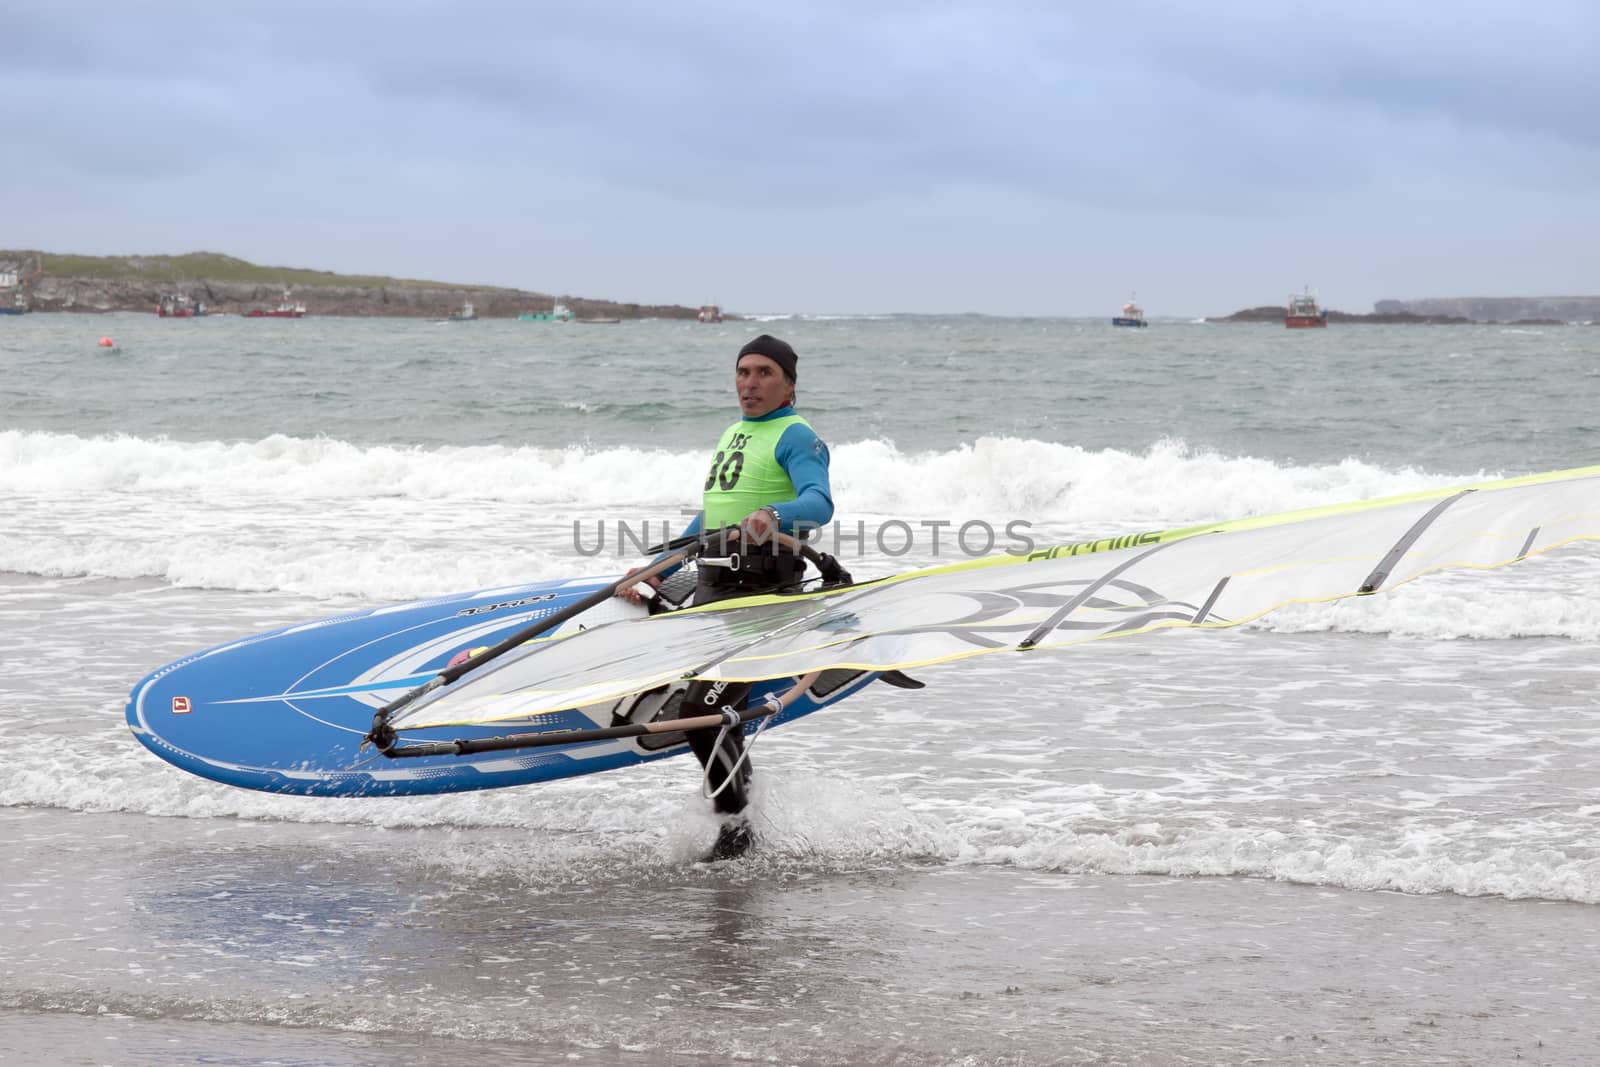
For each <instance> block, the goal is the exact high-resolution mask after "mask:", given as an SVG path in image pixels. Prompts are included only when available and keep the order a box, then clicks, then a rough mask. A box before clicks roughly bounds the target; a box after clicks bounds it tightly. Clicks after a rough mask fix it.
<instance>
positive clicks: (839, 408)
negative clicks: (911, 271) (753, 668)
mask: <svg viewBox="0 0 1600 1067" xmlns="http://www.w3.org/2000/svg"><path fill="white" fill-rule="evenodd" d="M759 332H771V333H774V334H777V335H778V336H781V337H783V338H785V339H786V340H788V341H790V342H791V343H792V344H794V346H795V347H796V349H797V350H798V351H799V353H800V362H799V369H800V376H799V383H800V384H799V404H800V410H801V413H802V414H804V415H806V416H807V418H808V419H809V420H810V421H811V422H812V424H813V426H814V427H815V428H816V429H817V430H818V432H819V433H820V434H821V435H822V437H823V438H824V440H826V441H827V442H828V443H829V445H830V447H831V452H832V469H833V476H834V489H835V502H836V505H837V511H838V514H837V519H838V525H837V526H836V527H834V528H832V529H829V530H825V531H822V537H823V542H824V547H828V548H831V549H833V550H835V551H837V552H838V553H839V554H840V555H841V557H842V558H843V561H844V562H845V564H846V566H847V567H849V568H850V570H851V571H852V572H853V573H854V574H855V575H856V577H858V578H864V577H875V576H878V575H882V574H888V573H893V572H896V571H899V570H903V569H907V568H910V567H913V566H919V565H923V564H927V563H933V562H947V561H953V560H954V559H956V558H962V557H964V556H965V555H966V554H968V553H969V552H972V551H977V550H982V549H989V550H991V551H1004V550H1006V549H1007V548H1009V547H1012V545H1013V543H1014V542H1013V541H1012V540H1011V539H1010V537H1009V536H1008V535H1009V534H1015V535H1018V536H1021V537H1026V538H1028V539H1029V540H1030V541H1031V542H1033V543H1038V544H1045V543H1053V542H1057V541H1069V540H1081V539H1089V538H1095V537H1103V536H1110V535H1114V534H1117V533H1127V532H1133V531H1138V530H1149V529H1164V528H1170V527H1176V526H1183V525H1188V524H1192V523H1199V522H1204V521H1210V520H1219V519H1228V518H1239V517H1244V516H1247V515H1256V514H1266V513H1271V512H1278V511H1285V510H1289V509H1294V508H1301V507H1308V506H1313V505H1318V504H1327V503H1338V502H1343V501H1349V500H1356V499H1368V498H1372V497H1379V496H1386V495H1391V494H1395V493H1401V492H1406V491H1411V490H1418V489H1427V488H1434V487H1439V486H1445V485H1450V484H1453V483H1458V482H1467V481H1478V480H1483V479H1486V478H1493V477H1499V476H1512V475H1517V474H1523V473H1530V472H1535V471H1543V470H1555V469H1561V468H1568V467H1576V466H1584V465H1589V464H1594V463H1597V462H1600V414H1597V412H1600V329H1595V328H1592V327H1564V328H1563V327H1536V328H1514V327H1508V326H1491V325H1483V326H1470V327H1469V326H1451V327H1443V326H1439V327H1416V326H1412V327H1388V326H1346V327H1339V326H1334V327H1330V328H1328V329H1326V330H1308V331H1287V330H1284V329H1282V328H1281V327H1270V326H1260V325H1227V324H1215V323H1205V322H1186V321H1156V322H1154V323H1153V325H1152V326H1150V327H1149V328H1148V329H1145V330H1127V329H1122V330H1119V329H1114V328H1112V327H1111V326H1110V325H1109V323H1108V322H1104V321H1085V320H1047V319H996V318H985V317H977V316H970V317H913V316H883V317H867V318H863V317H840V318H820V317H800V316H770V317H763V318H761V319H758V320H755V321H744V322H727V323H723V324H720V325H701V324H697V323H681V322H666V321H642V322H623V323H620V324H615V325H578V324H563V323H546V322H520V321H498V320H484V321H478V322H471V323H453V324H441V323H431V322H425V321H418V320H399V319H388V320H386V319H331V318H324V319H319V318H310V317H308V318H306V319H302V320H270V319H269V320H247V319H241V318H232V317H211V318H205V319H199V320H161V319H158V318H157V317H156V316H155V315H153V314H151V315H133V314H117V315H104V316H91V315H64V314H63V315H45V314H35V315H30V316H24V317H20V318H5V319H0V369H3V379H0V620H3V624H4V634H5V636H6V638H7V640H6V641H5V642H4V651H3V652H0V667H3V669H0V696H3V698H4V699H3V705H0V745H3V747H4V758H3V762H0V767H3V770H0V847H3V850H4V855H5V863H4V871H5V873H4V876H3V892H0V1062H4V1063H17V1064H30V1065H33V1064H44V1065H57V1064H90V1065H100V1064H114V1065H166V1064H252V1065H253V1064H261V1065H267V1064H274V1065H276V1064H307V1065H310V1064H316V1065H328V1067H356V1065H374V1067H377V1065H406V1067H454V1065H456V1064H459V1063H462V1062H484V1063H489V1062H493V1063H503V1064H516V1065H541V1067H542V1065H554V1064H564V1065H572V1064H577V1065H584V1064H589V1065H604V1064H625V1065H637V1067H664V1065H687V1064H697V1065H698V1064H713V1065H724V1064H725V1065H733V1064H779V1065H795V1067H812V1065H862V1067H874V1065H919V1067H920V1065H935V1067H956V1065H962V1067H967V1065H973V1067H982V1065H991V1064H992V1065H1011V1067H1031V1065H1044V1064H1096V1065H1121V1064H1127V1065H1157V1064H1160V1065H1165V1064H1217V1065H1222V1064H1227V1065H1236V1064H1248V1063H1261V1064H1302V1063H1303V1064H1311V1063H1316V1064H1406V1065H1416V1064H1474V1065H1476V1064H1499V1063H1510V1062H1513V1061H1515V1062H1518V1063H1528V1064H1549V1065H1573V1067H1577V1065H1588V1064H1592V1063H1594V1062H1597V1061H1600V1028H1597V1027H1596V1025H1595V1022H1594V1020H1595V1018H1596V1015H1597V1013H1600V970H1597V968H1596V966H1595V960H1596V959H1597V958H1600V832H1597V829H1596V827H1597V825H1600V758H1597V756H1600V699H1597V693H1600V656H1597V654H1596V653H1597V647H1600V601H1597V599H1596V596H1595V593H1596V590H1597V588H1600V547H1597V546H1594V545H1580V546H1576V547H1571V548H1567V549H1563V550H1560V551H1557V552H1554V553H1551V554H1548V555H1545V556H1541V557H1538V558H1535V559H1531V560H1528V561H1526V562H1523V563H1520V564H1518V565H1516V566H1513V567H1510V568H1507V569H1504V570H1500V571H1494V572H1486V573H1476V572H1474V573H1451V574H1444V575H1438V576H1434V577H1430V578H1427V579H1423V580H1420V581H1417V582H1415V583H1412V584H1410V585H1408V586H1406V587H1404V588H1402V589H1400V590H1398V591H1396V592H1394V593H1392V594H1388V595H1384V596H1380V597H1372V598H1363V599H1361V600H1359V601H1346V602H1341V603H1338V604H1332V605H1313V606H1304V605H1302V606H1297V607H1295V608H1292V609H1284V610H1281V611H1279V612H1275V613H1273V614H1271V615H1268V616H1266V617H1265V618H1263V619H1261V620H1259V621H1257V622H1254V623H1251V624H1249V625H1246V626H1243V627H1240V628H1237V629H1233V630H1228V631H1218V632H1203V633H1180V632H1168V633H1163V634H1153V635H1146V636H1142V637H1138V638H1134V639H1131V640H1124V641H1114V642H1100V643H1095V644H1090V645H1087V646H1083V647H1079V648H1075V649H1072V650H1069V651H1065V652H1059V653H1050V654H1048V655H1039V656H1033V657H1030V658H1028V659H1027V660H1025V661H1022V662H1018V661H1016V660H1012V659H1009V658H1008V659H1004V660H1002V658H1000V657H984V658H979V659H977V660H973V661H969V662H966V663H962V664H951V665H946V666H941V667H934V668H927V669H923V670H919V671H915V672H913V673H914V674H915V675H916V676H917V677H919V678H921V679H922V680H923V681H925V682H926V683H927V688H926V689H923V690H919V691H914V692H913V691H905V690H900V689H893V688H890V687H888V686H873V687H871V688H870V689H868V690H866V691H865V692H863V693H862V694H860V695H858V696H855V697H852V698H851V699H849V700H848V701H845V702H844V703H842V704H840V705H838V706H837V707H834V708H830V709H828V710H827V711H824V712H822V713H819V714H817V715H814V716H811V717H808V718H806V719H804V720H802V721H800V722H798V723H795V724H793V725H790V726H786V727H783V728H780V729H778V730H774V731H772V732H770V733H768V734H765V735H763V736H762V737H761V738H760V740H759V742H758V744H757V746H756V748H755V752H754V761H755V764H756V767H757V777H756V783H755V813H756V814H755V820H756V829H757V833H758V835H759V847H758V849H757V851H755V852H754V853H752V854H751V855H750V856H749V857H748V858H746V859H744V860H740V861H737V862H733V863H725V864H717V865H706V864H699V863H696V862H695V857H696V856H697V855H698V854H699V853H700V852H701V851H702V850H703V849H704V848H705V847H706V845H707V844H708V843H709V841H710V840H711V838H712V837H713V836H714V834H715V823H714V821H713V819H712V817H711V816H710V814H709V811H708V805H707V804H706V802H705V801H704V800H703V799H702V798H701V797H700V795H699V775H698V768H697V767H696V766H695V765H694V764H693V763H692V762H690V761H688V760H684V759H674V760H667V761H664V762H658V763H655V764H651V765H648V766H645V767H642V768H634V769H627V770H621V771H613V772H607V773H605V774H600V775H595V776H591V777H588V778H583V779H577V780H569V781H563V782H556V783H551V784H546V785H538V786H528V787H520V788H514V789H505V790H496V791H488V792H482V793H469V794H457V795H451V796H444V797H431V798H414V799H368V800H327V799H308V798H293V797H280V796H269V795H265V794H260V793H254V792H248V791H244V790H240V789H234V788H230V787H227V786H223V785H218V784H214V783H211V782H207V781H203V780H201V779H198V778H194V777H190V776H188V775H186V774H184V773H183V772H181V771H179V770H177V769H176V768H173V767H171V766H169V765H167V764H165V763H163V762H161V761H160V760H158V759H156V758H155V757H154V756H152V755H151V754H150V753H149V752H147V751H146V750H145V749H144V748H143V747H142V746H140V745H139V744H138V743H137V742H135V740H134V739H133V738H132V736H131V735H130V734H129V733H128V731H127V728H126V726H125V725H124V723H123V704H124V701H125V699H126V697H127V694H128V691H129V689H130V688H131V686H132V685H133V684H134V683H135V682H136V681H137V680H138V679H139V678H141V677H142V676H143V675H144V674H146V673H147V672H148V671H150V670H152V669H154V668H155V667H158V666H160V665H161V664H163V663H166V662H168V661H170V660H172V659H175V658H177V657H178V656H181V655H183V654H185V653H188V652H191V651H194V650H197V649H200V648H203V647H206V646H208V645H212V644H216V643H219V642H222V641H225V640H229V639H232V638H235V637H239V636H242V635H245V634H249V633H253V632H256V631H260V630H264V629H268V628H271V627H274V626H278V625H283V624H287V623H291V622H295V621H301V620H307V619H312V618H317V617H320V616H325V615H332V614H337V613H340V612H345V611H349V610H352V609H355V608H359V607H364V606H370V605H373V604H378V603H384V602H392V601H403V600H410V599H416V598H420V597H427V596H433V595H438V594H443V593H449V592H456V591H461V590H467V589H474V588H479V587H484V586H491V585H496V584H508V583H513V582H521V581H528V580H536V579H544V578H557V577H576V576H580V575H590V574H616V573H620V572H621V571H623V570H624V569H626V568H627V567H628V566H631V565H633V564H635V563H636V562H637V559H636V552H634V551H633V550H632V549H631V548H630V547H629V542H628V540H627V538H626V537H624V536H622V535H623V533H624V531H626V532H628V533H642V532H646V531H647V532H648V534H658V533H667V532H671V531H673V530H675V529H681V527H682V524H683V522H684V521H685V518H686V515H685V511H686V510H690V511H692V510H693V508H694V507H695V506H696V502H697V499H698V494H699V491H700V484H701V480H702V479H703V477H704V471H705V464H706V461H707V456H708V454H709V450H710V447H711V445H712V444H713V443H714V441H715V440H716V437H717V435H718V433H719V432H720V431H721V430H722V429H723V428H724V427H725V426H726V425H727V424H728V423H729V422H731V421H733V420H734V418H736V417H737V410H736V405H735V402H734V398H733V395H732V369H733V362H734V356H735V353H736V352H737V350H738V348H739V346H740V345H741V344H742V343H743V342H744V341H745V340H747V339H749V337H751V336H753V335H754V334H756V333H759ZM102 337H105V338H109V339H110V340H111V341H112V342H113V344H112V345H111V346H110V347H102V346H101V345H100V344H99V343H98V342H99V341H100V339H101V338H102ZM963 529H965V530H967V531H968V532H969V534H972V536H968V537H966V538H965V539H963V538H960V537H958V536H956V534H957V532H958V531H961V530H963ZM983 530H989V531H994V532H995V533H997V534H998V540H997V542H996V543H994V544H992V545H990V544H988V543H986V539H984V538H982V537H978V536H977V535H976V534H977V532H980V531H983ZM886 531H887V532H886Z"/></svg>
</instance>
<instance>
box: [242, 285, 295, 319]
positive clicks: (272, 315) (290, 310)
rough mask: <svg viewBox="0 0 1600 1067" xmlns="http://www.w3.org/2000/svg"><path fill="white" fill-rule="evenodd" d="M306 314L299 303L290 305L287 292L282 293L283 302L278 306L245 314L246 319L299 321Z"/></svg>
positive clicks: (256, 309) (257, 309)
mask: <svg viewBox="0 0 1600 1067" xmlns="http://www.w3.org/2000/svg"><path fill="white" fill-rule="evenodd" d="M305 314H306V306H305V305H304V304H301V303H290V302H289V293H288V290H285V291H284V294H283V300H282V301H280V302H279V304H278V306H277V307H275V308H273V309H272V310H270V311H268V310H267V309H265V308H255V309H254V310H252V311H247V312H245V316H244V317H245V318H247V319H300V318H304V317H305Z"/></svg>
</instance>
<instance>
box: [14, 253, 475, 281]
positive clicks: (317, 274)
mask: <svg viewBox="0 0 1600 1067" xmlns="http://www.w3.org/2000/svg"><path fill="white" fill-rule="evenodd" d="M8 261H9V262H12V263H16V264H18V265H23V264H26V267H25V269H28V270H31V269H32V268H33V267H34V264H37V265H38V269H39V271H40V272H41V273H43V274H47V275H50V276H51V277H55V278H99V279H103V280H106V281H116V282H147V283H150V284H154V285H173V284H177V283H182V282H189V281H199V280H205V281H211V282H234V283H238V284H242V285H268V286H333V285H338V286H350V287H353V288H362V289H381V288H389V289H395V288H401V289H406V288H413V289H447V288H462V287H463V286H462V285H461V283H449V282H432V281H422V280H419V279H415V278H388V277H383V276H381V275H369V274H334V273H333V272H331V271H325V270H307V269H305V268H303V267H262V266H258V265H256V264H254V263H249V262H246V261H245V260H242V259H237V258H235V257H233V256H225V255H222V254H221V253H220V252H190V253H188V254H187V255H181V256H73V255H62V254H60V253H56V252H27V251H23V252H7V251H0V263H6V262H8ZM469 288H473V289H498V288H503V287H502V286H493V285H474V286H470V287H469Z"/></svg>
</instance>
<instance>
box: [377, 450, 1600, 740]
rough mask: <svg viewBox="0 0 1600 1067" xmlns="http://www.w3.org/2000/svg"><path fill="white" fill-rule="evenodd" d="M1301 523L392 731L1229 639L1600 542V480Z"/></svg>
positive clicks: (639, 632)
mask: <svg viewBox="0 0 1600 1067" xmlns="http://www.w3.org/2000/svg"><path fill="white" fill-rule="evenodd" d="M1305 514H1306V515H1308V516H1309V517H1300V516H1296V515H1286V516H1280V517H1265V518H1257V519H1250V520H1244V521H1241V522H1238V523H1233V524H1225V525H1221V526H1217V527H1211V528H1206V527H1191V528H1188V529H1185V530H1182V531H1172V532H1169V533H1166V534H1153V535H1148V536H1147V537H1143V538H1138V539H1130V540H1137V541H1138V542H1139V543H1135V544H1133V545H1130V546H1129V547H1123V548H1114V549H1107V550H1104V551H1090V552H1083V553H1082V554H1071V552H1070V551H1068V552H1064V553H1062V554H1054V555H1053V558H1052V554H1051V553H1040V554H1038V555H1041V556H1044V557H1046V558H1030V559H1027V560H1015V561H1011V560H1007V561H1005V562H993V561H991V562H990V563H989V564H982V563H980V564H977V565H974V564H957V565H954V566H950V567H943V568H933V569H930V570H927V571H921V572H912V573H911V574H907V575H900V576H896V577H895V578H893V579H888V580H884V581H881V582H876V583H870V584H867V585H863V586H857V587H853V588H847V589H842V590H835V591H831V592H828V593H820V594H810V595H808V596H802V597H792V598H761V599H760V601H759V602H754V603H751V604H750V606H745V607H723V606H720V605H717V606H713V607H710V608H706V609H697V610H693V611H688V612H684V613H681V614H677V615H663V616H656V617H654V618H649V619H641V620H633V621H629V622H621V623H613V624H610V625H606V626H602V627H599V628H596V629H594V630H590V631H586V632H583V633H580V634H576V635H574V636H571V637H566V638H559V639H552V640H549V641H543V642H536V643H533V644H532V645H530V646H529V647H528V648H525V649H519V650H517V651H515V652H513V653H510V654H508V655H507V656H505V657H502V658H501V660H499V661H496V662H494V663H491V664H487V665H485V667H484V668H483V669H482V670H481V671H474V672H472V673H470V674H468V675H465V676H464V677H463V678H461V679H460V680H458V681H457V682H456V683H455V684H454V685H451V686H447V687H444V688H443V689H440V690H438V691H436V692H435V693H434V694H432V695H431V696H430V697H429V698H424V699H423V700H421V701H418V702H417V704H415V705H413V706H411V707H409V708H406V709H405V710H404V711H402V712H401V713H400V714H399V715H398V716H396V718H395V720H394V726H395V728H396V729H399V730H406V729H416V728H420V727H424V726H448V725H466V724H484V723H494V722H510V721H513V720H517V719H523V718H526V717H528V716H531V715H537V714H541V713H548V712H553V711H559V710H562V709H565V708H571V707H582V706H586V705H590V704H595V703H599V702H601V701H604V700H612V699H617V698H620V697H623V696H627V695H629V694H632V693H638V692H643V691H645V690H648V689H650V688H653V687H655V686H657V685H660V684H663V683H666V682H669V681H672V680H675V679H679V678H684V677H690V676H693V677H703V678H720V679H729V680H740V681H756V680H761V679H770V678H785V677H795V676H799V675H802V674H806V673H809V672H811V671H815V670H822V669H827V668H834V667H850V668H860V669H867V670H889V669H894V668H909V667H916V666H922V665H926V664H931V663H942V662H948V661H952V660H958V659H963V658H966V657H970V656H977V655H984V654H993V653H998V654H1002V655H1024V654H1035V653H1037V651H1039V650H1046V649H1061V648H1066V647H1070V646H1073V645H1078V644H1082V643H1084V642H1087V641H1094V640H1099V639H1102V638H1106V637H1113V636H1127V635H1131V634H1137V633H1146V632H1149V631H1152V630H1157V629H1162V628H1168V627H1175V626H1209V627H1225V626H1236V625H1238V624H1240V623H1242V622H1246V621H1249V620H1250V619H1254V618H1259V617H1260V616H1262V615H1264V614H1266V613H1267V612H1269V611H1271V610H1272V609H1274V608H1277V607H1281V606H1284V605H1287V604H1292V603H1302V602H1312V601H1324V600H1332V599H1338V598H1341V597H1349V596H1356V595H1361V594H1363V593H1368V592H1376V591H1381V590H1384V589H1389V588H1393V587H1394V586H1395V585H1398V584H1400V583H1402V582H1406V581H1410V580H1412V579H1414V578H1417V577H1420V576H1422V575H1424V574H1428V573H1431V572H1433V571H1438V570H1443V569H1448V568H1474V567H1479V568H1483V567H1496V566H1501V565H1503V564H1506V563H1510V562H1513V561H1515V560H1517V559H1520V558H1523V557H1524V556H1527V555H1531V554H1533V553H1536V552H1541V551H1546V550H1548V549H1550V548H1554V547H1557V546H1559V545H1561V544H1564V543H1567V542H1570V541H1574V540H1585V539H1597V538H1600V472H1597V471H1596V470H1595V469H1594V468H1590V469H1587V470H1584V471H1574V472H1558V473H1556V474H1551V475H1545V476H1537V477H1533V478H1524V479H1515V480H1511V481H1507V482H1501V483H1489V484H1486V485H1480V486H1475V487H1470V488H1467V489H1462V490H1448V489H1447V490H1442V491H1438V492H1429V493H1423V494H1414V495H1412V496H1409V497H1404V498H1398V499H1397V500H1395V501H1392V502H1377V503H1374V502H1364V503H1362V504H1357V505H1352V506H1350V507H1349V508H1345V509H1337V508H1335V509H1327V508H1324V509H1317V510H1316V511H1314V512H1309V513H1305ZM1079 547H1081V546H1079ZM1073 551H1076V550H1073Z"/></svg>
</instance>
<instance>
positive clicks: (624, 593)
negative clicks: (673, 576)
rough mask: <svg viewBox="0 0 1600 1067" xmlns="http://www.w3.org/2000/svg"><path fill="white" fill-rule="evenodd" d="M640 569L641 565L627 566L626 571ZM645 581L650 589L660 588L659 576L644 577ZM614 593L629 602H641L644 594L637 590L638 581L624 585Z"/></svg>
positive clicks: (635, 571)
mask: <svg viewBox="0 0 1600 1067" xmlns="http://www.w3.org/2000/svg"><path fill="white" fill-rule="evenodd" d="M642 569H643V568H641V567H630V568H628V573H629V574H637V573H638V572H639V571H640V570H642ZM645 582H646V583H647V584H648V585H649V586H650V588H651V589H660V588H661V579H660V578H655V577H651V578H646V579H645ZM616 595H617V596H619V597H621V598H622V599H623V600H626V601H627V602H628V603H630V604H643V603H644V594H643V593H641V592H639V583H637V582H635V583H634V584H633V585H630V586H626V587H624V588H622V589H618V590H617V593H616Z"/></svg>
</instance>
